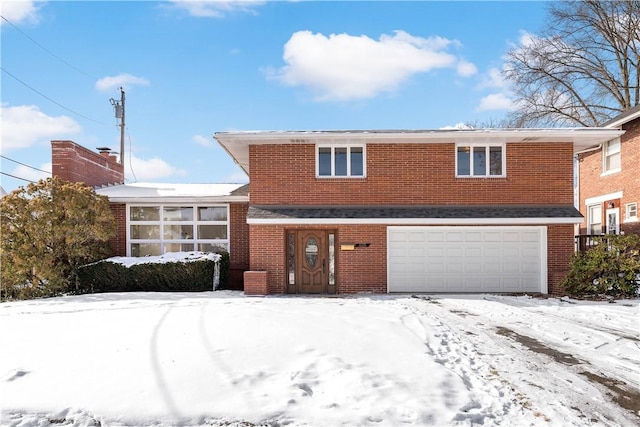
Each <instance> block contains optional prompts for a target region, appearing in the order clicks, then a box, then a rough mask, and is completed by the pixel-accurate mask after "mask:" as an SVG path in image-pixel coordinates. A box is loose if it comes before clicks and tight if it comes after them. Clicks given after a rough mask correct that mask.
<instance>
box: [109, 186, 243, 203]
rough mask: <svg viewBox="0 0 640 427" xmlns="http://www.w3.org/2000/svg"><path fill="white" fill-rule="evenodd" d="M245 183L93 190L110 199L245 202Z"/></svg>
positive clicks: (111, 200) (174, 201) (155, 201)
mask: <svg viewBox="0 0 640 427" xmlns="http://www.w3.org/2000/svg"><path fill="white" fill-rule="evenodd" d="M245 185H246V184H167V183H134V184H121V185H113V186H109V187H102V188H98V189H96V193H98V194H100V195H102V196H107V197H108V198H109V201H110V202H111V203H141V204H146V203H154V204H158V203H198V204H203V203H234V202H235V203H247V202H249V195H248V193H247V194H238V192H239V190H240V191H241V190H242V188H243V187H244V186H245ZM234 193H235V194H234Z"/></svg>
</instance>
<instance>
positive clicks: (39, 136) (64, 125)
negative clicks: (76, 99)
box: [0, 105, 82, 153]
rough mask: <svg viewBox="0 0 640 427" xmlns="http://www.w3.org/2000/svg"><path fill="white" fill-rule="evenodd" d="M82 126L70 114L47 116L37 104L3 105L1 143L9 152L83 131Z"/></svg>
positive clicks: (1, 150) (5, 151)
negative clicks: (68, 115)
mask: <svg viewBox="0 0 640 427" xmlns="http://www.w3.org/2000/svg"><path fill="white" fill-rule="evenodd" d="M81 130H82V128H81V127H80V125H79V124H78V123H77V122H76V121H74V120H73V119H71V118H70V117H67V116H57V117H53V116H48V115H46V114H45V113H43V112H42V111H40V109H39V108H38V107H36V106H35V105H18V106H16V107H7V106H5V105H3V106H2V130H1V133H0V135H2V145H1V146H0V152H2V153H7V152H9V151H14V150H18V149H22V148H28V147H30V146H32V145H34V144H37V143H42V142H49V141H51V140H52V139H61V138H65V137H69V136H70V135H75V134H78V133H80V131H81Z"/></svg>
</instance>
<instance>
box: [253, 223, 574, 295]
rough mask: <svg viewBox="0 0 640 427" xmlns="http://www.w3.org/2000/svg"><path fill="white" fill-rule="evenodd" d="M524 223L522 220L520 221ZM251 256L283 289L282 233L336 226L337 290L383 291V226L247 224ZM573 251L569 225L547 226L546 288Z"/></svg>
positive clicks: (276, 289)
mask: <svg viewBox="0 0 640 427" xmlns="http://www.w3.org/2000/svg"><path fill="white" fill-rule="evenodd" d="M523 225H526V224H523ZM249 227H250V242H251V249H252V253H253V256H252V257H251V266H250V267H251V270H252V271H268V272H269V274H268V277H267V281H268V292H269V293H277V294H281V293H286V283H287V276H286V259H285V255H286V254H285V234H286V231H287V230H295V229H314V228H322V229H334V230H336V272H337V278H336V283H337V292H338V293H346V294H348V293H357V292H374V293H385V292H387V226H386V225H339V226H336V225H326V226H321V225H317V226H295V227H285V226H283V225H250V226H249ZM347 242H348V243H370V246H369V247H366V248H364V247H361V248H357V249H356V250H354V251H341V250H340V244H341V243H347ZM573 253H574V246H573V225H571V224H566V225H565V224H563V225H550V226H548V227H547V259H548V270H547V284H548V292H549V293H550V294H554V295H561V294H563V291H562V288H561V287H560V282H561V281H562V279H563V278H564V277H565V275H566V273H567V271H568V268H569V260H570V259H571V256H572V254H573Z"/></svg>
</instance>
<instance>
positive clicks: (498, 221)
mask: <svg viewBox="0 0 640 427" xmlns="http://www.w3.org/2000/svg"><path fill="white" fill-rule="evenodd" d="M581 223H582V217H579V218H578V217H557V218H548V217H541V218H540V217H535V218H248V219H247V224H251V225H352V224H366V225H549V224H581Z"/></svg>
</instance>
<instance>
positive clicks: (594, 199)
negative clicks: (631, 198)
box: [584, 191, 622, 205]
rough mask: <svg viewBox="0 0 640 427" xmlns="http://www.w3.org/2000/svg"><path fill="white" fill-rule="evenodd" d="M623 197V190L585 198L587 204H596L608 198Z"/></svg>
mask: <svg viewBox="0 0 640 427" xmlns="http://www.w3.org/2000/svg"><path fill="white" fill-rule="evenodd" d="M614 199H622V191H616V192H615V193H609V194H603V195H602V196H596V197H589V198H588V199H585V201H584V204H585V205H595V204H597V203H602V202H606V201H607V200H614Z"/></svg>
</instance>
